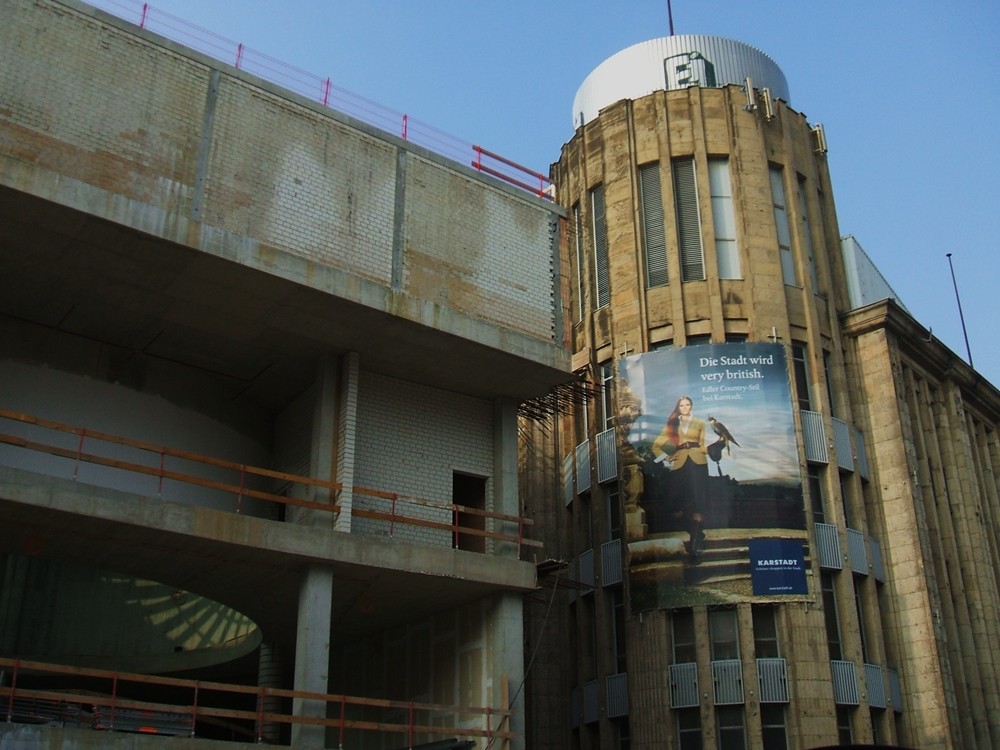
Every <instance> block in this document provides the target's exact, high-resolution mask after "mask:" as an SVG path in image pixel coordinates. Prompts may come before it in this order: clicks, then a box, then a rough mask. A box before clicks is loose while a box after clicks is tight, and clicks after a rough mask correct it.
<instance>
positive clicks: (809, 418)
mask: <svg viewBox="0 0 1000 750" xmlns="http://www.w3.org/2000/svg"><path fill="white" fill-rule="evenodd" d="M799 416H800V417H801V419H802V438H803V440H804V442H805V449H806V460H807V461H812V462H813V463H817V464H828V463H830V454H829V452H828V451H827V448H826V433H825V432H824V430H823V415H822V414H820V413H819V412H818V411H807V410H805V409H803V410H801V411H800V412H799Z"/></svg>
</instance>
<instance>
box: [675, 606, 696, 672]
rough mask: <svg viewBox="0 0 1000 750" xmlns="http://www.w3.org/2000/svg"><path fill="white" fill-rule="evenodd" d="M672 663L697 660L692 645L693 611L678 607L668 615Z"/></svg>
mask: <svg viewBox="0 0 1000 750" xmlns="http://www.w3.org/2000/svg"><path fill="white" fill-rule="evenodd" d="M670 624H671V637H672V639H673V643H672V645H673V651H674V664H685V663H687V662H692V661H697V659H698V657H697V656H696V653H695V645H694V613H693V612H692V611H691V610H690V609H680V610H677V611H676V612H674V613H673V614H672V615H670Z"/></svg>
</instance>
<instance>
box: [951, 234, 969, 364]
mask: <svg viewBox="0 0 1000 750" xmlns="http://www.w3.org/2000/svg"><path fill="white" fill-rule="evenodd" d="M947 255H948V268H950V269H951V285H952V286H953V287H955V301H956V302H957V303H958V319H959V320H960V321H961V322H962V336H964V337H965V352H966V354H968V355H969V367H972V366H973V365H972V349H971V348H969V334H968V332H967V331H966V330H965V316H964V315H963V314H962V299H961V297H959V296H958V282H956V281H955V267H954V266H953V265H952V264H951V253H948V254H947Z"/></svg>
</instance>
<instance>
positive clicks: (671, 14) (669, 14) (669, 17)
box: [667, 0, 674, 36]
mask: <svg viewBox="0 0 1000 750" xmlns="http://www.w3.org/2000/svg"><path fill="white" fill-rule="evenodd" d="M667 22H668V23H669V24H670V36H673V35H674V9H673V8H672V7H671V6H670V0H667Z"/></svg>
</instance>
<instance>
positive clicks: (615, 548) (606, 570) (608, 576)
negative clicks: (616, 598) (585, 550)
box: [601, 539, 622, 586]
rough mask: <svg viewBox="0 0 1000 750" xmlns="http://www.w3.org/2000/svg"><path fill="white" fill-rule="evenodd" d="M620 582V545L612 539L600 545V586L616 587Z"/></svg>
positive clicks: (619, 541)
mask: <svg viewBox="0 0 1000 750" xmlns="http://www.w3.org/2000/svg"><path fill="white" fill-rule="evenodd" d="M621 582H622V543H621V540H620V539H612V540H611V541H610V542H605V543H604V544H602V545H601V584H602V585H604V586H616V585H618V584H619V583H621Z"/></svg>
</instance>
